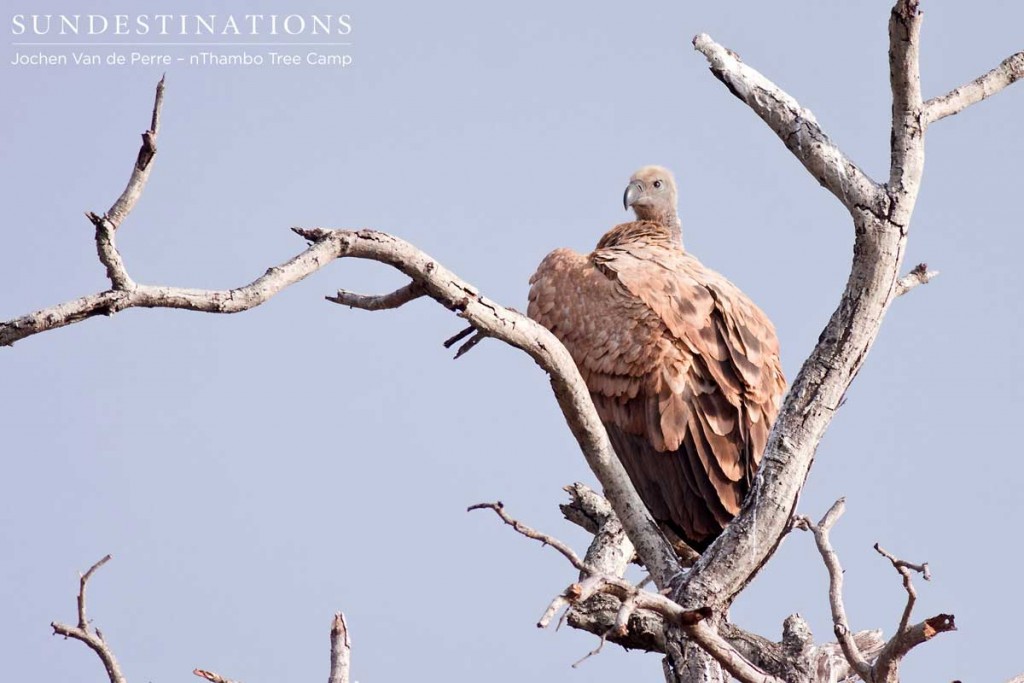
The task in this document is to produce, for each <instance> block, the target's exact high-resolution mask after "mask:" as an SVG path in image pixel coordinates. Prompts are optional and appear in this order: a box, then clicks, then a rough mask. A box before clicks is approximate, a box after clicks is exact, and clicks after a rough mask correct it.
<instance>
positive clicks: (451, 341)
mask: <svg viewBox="0 0 1024 683" xmlns="http://www.w3.org/2000/svg"><path fill="white" fill-rule="evenodd" d="M474 332H476V328H475V327H473V326H472V325H470V326H468V327H466V328H465V329H463V330H461V331H459V332H456V333H455V334H453V335H452V336H450V337H448V338H447V339H445V340H444V348H446V349H450V348H452V347H453V346H454V345H455V344H456V343H457V342H458V341H459V340H461V339H465V338H466V337H468V336H469V335H471V334H473V333H474Z"/></svg>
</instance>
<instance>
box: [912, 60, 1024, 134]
mask: <svg viewBox="0 0 1024 683" xmlns="http://www.w3.org/2000/svg"><path fill="white" fill-rule="evenodd" d="M1021 78H1024V52H1018V53H1017V54H1014V55H1010V56H1009V57H1007V58H1006V59H1004V60H1003V61H1002V62H1000V63H999V66H997V67H996V68H994V69H992V70H991V71H989V72H988V73H987V74H984V75H982V76H978V77H977V78H975V79H974V80H973V81H970V82H969V83H964V84H963V85H961V86H960V87H958V88H954V89H953V90H951V91H949V92H948V93H946V94H945V95H942V96H940V97H933V98H932V99H930V100H928V101H927V102H925V103H924V117H923V122H924V125H925V126H928V125H930V124H932V123H935V122H936V121H939V120H941V119H944V118H946V117H947V116H953V115H955V114H959V113H960V112H962V111H963V110H964V109H966V108H967V107H969V106H971V105H972V104H977V103H978V102H981V101H982V100H984V99H987V98H989V97H992V96H993V95H995V94H996V93H998V92H999V91H1000V90H1002V89H1003V88H1005V87H1006V86H1008V85H1011V84H1013V83H1016V82H1017V81H1019V80H1020V79H1021Z"/></svg>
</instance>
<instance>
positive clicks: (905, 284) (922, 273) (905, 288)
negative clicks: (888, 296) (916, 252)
mask: <svg viewBox="0 0 1024 683" xmlns="http://www.w3.org/2000/svg"><path fill="white" fill-rule="evenodd" d="M938 274H939V271H937V270H928V264H927V263H919V264H917V265H916V266H914V269H913V270H911V271H910V272H909V273H907V274H906V275H904V276H903V277H901V278H900V279H899V280H897V281H896V296H903V295H904V294H906V293H907V292H909V291H910V290H912V289H914V288H915V287H918V286H920V285H926V284H928V283H929V282H931V281H932V278H934V277H936V276H938Z"/></svg>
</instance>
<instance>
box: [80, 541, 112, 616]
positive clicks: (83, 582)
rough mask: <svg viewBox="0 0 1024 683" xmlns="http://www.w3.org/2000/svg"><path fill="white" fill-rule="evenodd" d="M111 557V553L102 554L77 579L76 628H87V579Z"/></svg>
mask: <svg viewBox="0 0 1024 683" xmlns="http://www.w3.org/2000/svg"><path fill="white" fill-rule="evenodd" d="M111 557H112V556H111V555H104V556H103V558H102V559H101V560H100V561H99V562H97V563H96V564H94V565H93V566H91V567H89V571H87V572H86V573H84V574H82V576H81V578H79V580H78V628H80V629H82V630H84V631H88V630H89V620H88V618H86V614H85V587H86V585H87V584H88V583H89V579H91V578H92V575H93V573H94V572H95V571H96V570H97V569H99V568H100V567H102V566H103V565H105V564H106V563H107V562H110V559H111Z"/></svg>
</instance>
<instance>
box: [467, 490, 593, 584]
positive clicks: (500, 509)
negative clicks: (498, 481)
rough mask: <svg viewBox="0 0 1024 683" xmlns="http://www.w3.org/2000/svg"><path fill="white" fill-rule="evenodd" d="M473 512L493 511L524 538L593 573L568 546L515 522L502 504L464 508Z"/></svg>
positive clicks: (482, 504) (480, 504) (582, 569)
mask: <svg viewBox="0 0 1024 683" xmlns="http://www.w3.org/2000/svg"><path fill="white" fill-rule="evenodd" d="M473 510H494V514H496V515H498V517H501V521H503V522H505V524H508V525H509V526H510V527H512V528H513V529H515V530H516V531H517V532H519V533H520V534H522V535H523V536H526V537H527V538H532V539H534V540H535V541H540V542H541V543H543V544H544V545H549V546H551V547H552V548H554V549H555V550H557V551H558V552H560V553H562V556H563V557H565V559H567V560H569V562H571V563H572V566H574V567H576V569H579V570H580V571H583V572H590V573H593V569H591V568H590V567H587V566H586V565H585V564H583V560H581V559H580V558H579V555H577V554H576V552H575V551H574V550H573V549H572V548H570V547H569V546H568V545H566V544H565V543H563V542H562V541H560V540H558V539H557V538H555V537H554V536H549V535H547V534H544V533H541V532H539V531H537V530H536V529H533V528H531V527H528V526H526V525H525V524H523V523H522V522H520V521H518V520H515V519H513V518H512V517H511V516H509V514H508V513H507V512H505V504H504V503H502V502H501V501H500V500H499V501H498V502H497V503H477V504H476V505H470V506H469V507H468V508H466V512H472V511H473Z"/></svg>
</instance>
